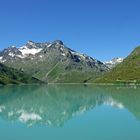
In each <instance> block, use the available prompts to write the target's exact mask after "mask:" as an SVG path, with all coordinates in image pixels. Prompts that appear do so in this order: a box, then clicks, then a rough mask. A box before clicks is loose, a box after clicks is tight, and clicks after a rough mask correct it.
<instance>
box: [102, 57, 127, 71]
mask: <svg viewBox="0 0 140 140" xmlns="http://www.w3.org/2000/svg"><path fill="white" fill-rule="evenodd" d="M123 60H124V59H123V58H114V59H112V60H110V61H106V62H104V64H105V65H106V66H107V67H109V68H110V69H112V68H114V67H115V66H116V65H118V64H120V63H122V62H123Z"/></svg>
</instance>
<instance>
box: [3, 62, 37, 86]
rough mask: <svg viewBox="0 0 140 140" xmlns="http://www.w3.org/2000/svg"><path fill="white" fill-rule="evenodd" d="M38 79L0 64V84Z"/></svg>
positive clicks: (30, 81) (29, 81) (33, 81)
mask: <svg viewBox="0 0 140 140" xmlns="http://www.w3.org/2000/svg"><path fill="white" fill-rule="evenodd" d="M38 82H40V81H39V80H37V79H35V78H32V77H31V76H29V75H27V74H24V73H22V72H20V71H18V70H15V69H13V68H9V67H7V66H4V65H3V64H0V84H19V83H25V84H28V83H38Z"/></svg>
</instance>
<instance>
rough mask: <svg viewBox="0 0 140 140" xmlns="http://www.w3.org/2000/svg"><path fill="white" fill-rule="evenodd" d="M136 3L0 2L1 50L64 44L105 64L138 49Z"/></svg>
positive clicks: (139, 18)
mask: <svg viewBox="0 0 140 140" xmlns="http://www.w3.org/2000/svg"><path fill="white" fill-rule="evenodd" d="M139 7H140V1H139V0H1V1H0V48H1V49H2V48H6V47H8V46H10V45H16V46H17V47H19V46H21V45H23V44H25V43H26V42H27V41H28V40H33V41H36V42H46V41H53V40H55V39H60V40H63V42H64V43H65V44H66V45H67V46H68V47H70V48H72V49H74V50H76V51H79V52H82V53H86V54H88V55H90V56H92V57H94V58H97V59H99V60H102V61H105V60H110V59H112V58H114V57H125V56H127V55H128V54H129V53H130V52H131V51H132V50H133V49H134V48H135V47H136V46H137V45H140V8H139Z"/></svg>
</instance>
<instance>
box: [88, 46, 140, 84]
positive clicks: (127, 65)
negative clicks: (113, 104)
mask: <svg viewBox="0 0 140 140" xmlns="http://www.w3.org/2000/svg"><path fill="white" fill-rule="evenodd" d="M91 81H92V82H97V83H140V46H139V47H137V48H135V49H134V51H133V52H132V53H131V54H130V55H129V56H128V57H127V58H126V59H124V61H123V62H122V63H121V64H119V65H117V66H116V67H115V68H114V69H112V70H111V71H109V72H107V73H106V74H105V75H104V76H102V77H101V78H98V79H96V80H91Z"/></svg>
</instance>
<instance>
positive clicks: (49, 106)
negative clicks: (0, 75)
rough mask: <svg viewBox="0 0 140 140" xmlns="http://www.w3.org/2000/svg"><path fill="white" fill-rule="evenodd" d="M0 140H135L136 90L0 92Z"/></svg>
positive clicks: (139, 112) (138, 126) (139, 109)
mask: <svg viewBox="0 0 140 140" xmlns="http://www.w3.org/2000/svg"><path fill="white" fill-rule="evenodd" d="M0 140H140V87H137V86H93V85H47V86H39V85H34V86H33V85H32V86H31V85H30V86H4V87H0Z"/></svg>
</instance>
